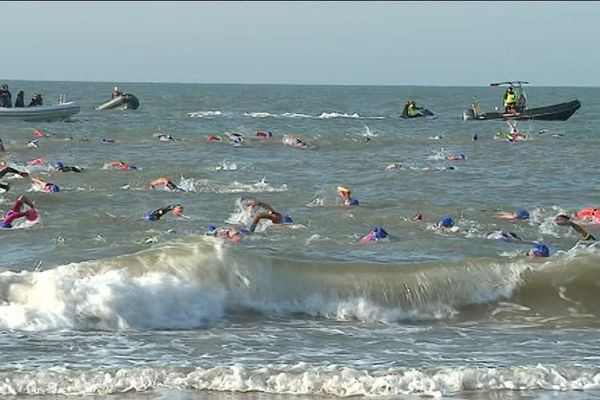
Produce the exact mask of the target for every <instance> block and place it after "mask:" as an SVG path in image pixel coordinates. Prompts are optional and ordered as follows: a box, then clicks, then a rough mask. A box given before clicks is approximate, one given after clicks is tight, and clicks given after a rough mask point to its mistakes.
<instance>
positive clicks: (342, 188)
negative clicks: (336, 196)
mask: <svg viewBox="0 0 600 400" xmlns="http://www.w3.org/2000/svg"><path fill="white" fill-rule="evenodd" d="M336 191H337V192H338V193H350V189H346V188H345V187H343V186H338V187H337V189H336Z"/></svg>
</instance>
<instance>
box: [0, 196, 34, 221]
mask: <svg viewBox="0 0 600 400" xmlns="http://www.w3.org/2000/svg"><path fill="white" fill-rule="evenodd" d="M24 204H25V205H27V206H28V207H29V208H28V209H27V210H25V211H22V208H23V205H24ZM23 217H25V218H26V219H27V221H35V220H37V219H38V218H39V213H38V211H37V210H36V208H35V205H34V204H33V203H32V202H31V201H30V200H29V199H28V198H27V197H25V196H23V195H21V196H19V197H18V198H17V200H16V201H15V204H14V205H13V207H12V208H11V209H10V210H8V211H7V212H6V214H5V215H4V218H3V220H2V222H0V227H2V228H12V227H13V222H14V220H16V219H19V218H23Z"/></svg>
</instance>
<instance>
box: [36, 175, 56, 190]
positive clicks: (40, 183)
mask: <svg viewBox="0 0 600 400" xmlns="http://www.w3.org/2000/svg"><path fill="white" fill-rule="evenodd" d="M31 183H32V184H33V187H34V188H36V189H37V190H39V191H43V192H46V193H56V192H60V188H59V187H58V185H56V184H54V183H50V182H46V181H45V180H43V179H40V178H34V177H33V176H32V177H31Z"/></svg>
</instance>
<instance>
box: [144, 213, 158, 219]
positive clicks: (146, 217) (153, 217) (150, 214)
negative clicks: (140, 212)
mask: <svg viewBox="0 0 600 400" xmlns="http://www.w3.org/2000/svg"><path fill="white" fill-rule="evenodd" d="M144 218H145V219H147V220H148V221H156V220H157V219H158V218H157V217H156V215H155V214H154V213H152V212H150V213H148V214H146V215H144Z"/></svg>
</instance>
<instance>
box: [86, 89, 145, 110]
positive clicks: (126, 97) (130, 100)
mask: <svg viewBox="0 0 600 400" xmlns="http://www.w3.org/2000/svg"><path fill="white" fill-rule="evenodd" d="M139 106H140V101H139V100H138V98H137V97H135V96H134V95H132V94H131V93H123V94H121V95H119V96H116V97H114V98H112V99H110V100H108V101H106V102H104V103H102V104H100V105H99V106H97V107H96V108H95V110H137V108H138V107H139Z"/></svg>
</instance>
